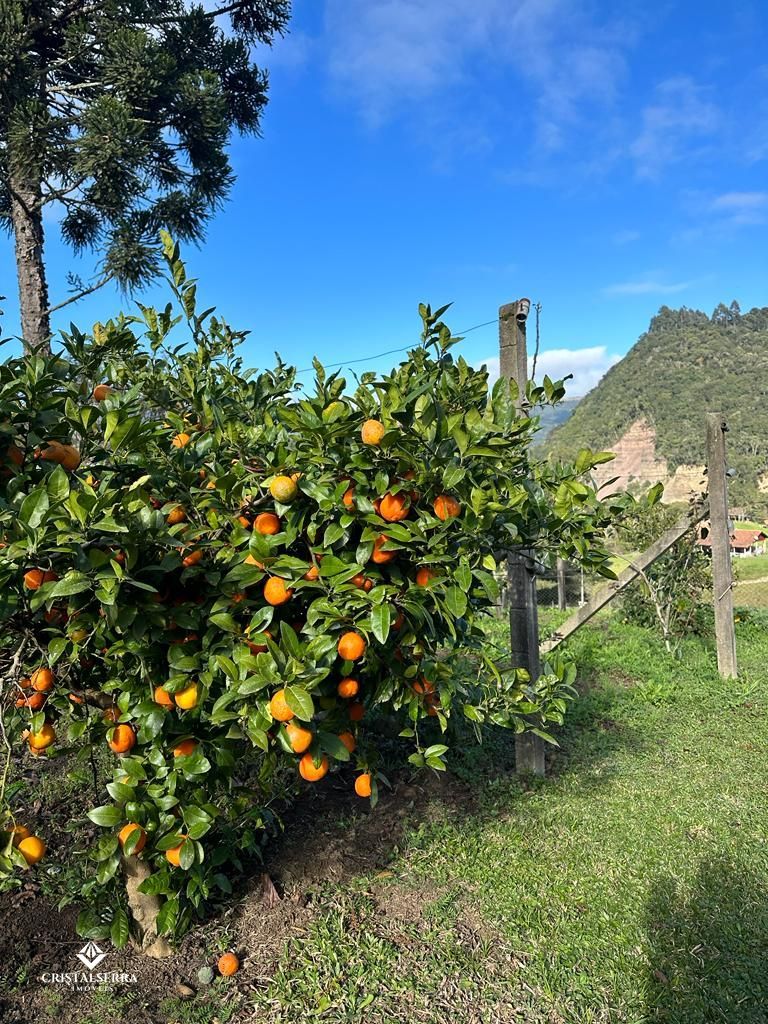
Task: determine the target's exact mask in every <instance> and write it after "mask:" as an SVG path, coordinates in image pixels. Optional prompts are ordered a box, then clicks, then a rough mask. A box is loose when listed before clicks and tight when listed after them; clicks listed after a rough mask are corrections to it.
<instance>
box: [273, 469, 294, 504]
mask: <svg viewBox="0 0 768 1024" xmlns="http://www.w3.org/2000/svg"><path fill="white" fill-rule="evenodd" d="M269 493H270V494H271V495H272V497H273V498H274V499H275V501H279V502H280V504H281V505H290V503H291V502H292V501H294V500H295V499H296V495H297V494H298V493H299V488H298V487H297V486H296V481H295V480H294V479H293V477H290V476H276V477H274V479H273V480H272V483H271V484H270V485H269Z"/></svg>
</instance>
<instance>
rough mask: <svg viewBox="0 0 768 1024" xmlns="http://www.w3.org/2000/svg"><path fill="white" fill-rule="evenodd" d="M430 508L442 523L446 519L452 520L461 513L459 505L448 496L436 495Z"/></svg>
mask: <svg viewBox="0 0 768 1024" xmlns="http://www.w3.org/2000/svg"><path fill="white" fill-rule="evenodd" d="M432 507H433V509H434V510H435V515H436V516H437V518H438V519H442V520H443V522H445V520H446V519H453V518H454V516H457V515H458V514H459V513H460V512H461V505H460V504H459V503H458V501H457V500H456V499H455V498H453V497H451V495H450V494H438V496H437V497H436V498H435V501H434V504H433V505H432Z"/></svg>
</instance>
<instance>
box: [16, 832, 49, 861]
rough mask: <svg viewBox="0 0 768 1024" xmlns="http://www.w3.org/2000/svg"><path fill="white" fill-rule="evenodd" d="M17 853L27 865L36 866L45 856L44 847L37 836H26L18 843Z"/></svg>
mask: <svg viewBox="0 0 768 1024" xmlns="http://www.w3.org/2000/svg"><path fill="white" fill-rule="evenodd" d="M18 848H19V853H20V854H22V856H23V857H24V860H25V861H26V862H27V864H30V865H32V864H37V862H38V861H41V860H42V859H43V857H44V856H45V851H46V845H45V843H44V842H43V840H42V839H38V837H37V836H27V837H26V839H22V840H21V842H20V843H19V847H18Z"/></svg>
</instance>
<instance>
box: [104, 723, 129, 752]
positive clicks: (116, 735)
mask: <svg viewBox="0 0 768 1024" xmlns="http://www.w3.org/2000/svg"><path fill="white" fill-rule="evenodd" d="M108 743H109V747H110V750H113V751H114V752H115V753H116V754H127V753H128V752H129V751H130V750H133V748H134V747H135V746H136V733H135V731H134V729H133V726H132V725H128V724H127V723H125V722H124V723H123V724H122V725H116V726H115V728H114V729H113V730H112V735H111V736H110V737H109V740H108Z"/></svg>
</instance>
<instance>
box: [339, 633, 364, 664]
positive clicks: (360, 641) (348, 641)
mask: <svg viewBox="0 0 768 1024" xmlns="http://www.w3.org/2000/svg"><path fill="white" fill-rule="evenodd" d="M366 647H367V644H366V642H365V640H364V638H363V637H362V636H360V634H359V633H355V632H354V630H349V631H348V632H347V633H342V635H341V636H340V637H339V642H338V644H337V645H336V650H337V651H338V652H339V656H340V657H341V658H343V659H344V660H345V661H357V660H358V659H359V658H362V656H363V655H364V654H365V649H366Z"/></svg>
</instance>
